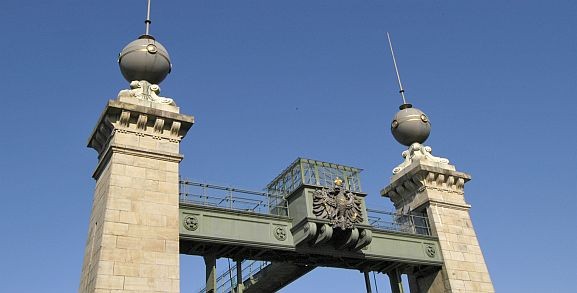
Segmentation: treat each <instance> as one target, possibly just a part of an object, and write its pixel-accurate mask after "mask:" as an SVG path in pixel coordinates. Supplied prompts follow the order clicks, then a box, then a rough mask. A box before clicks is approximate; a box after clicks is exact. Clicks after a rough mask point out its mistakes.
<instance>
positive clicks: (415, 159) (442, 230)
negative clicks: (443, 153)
mask: <svg viewBox="0 0 577 293" xmlns="http://www.w3.org/2000/svg"><path fill="white" fill-rule="evenodd" d="M403 156H404V157H405V161H404V162H403V163H402V164H401V165H400V166H399V167H397V168H395V169H394V170H393V173H394V175H393V177H392V179H391V183H390V184H389V185H388V186H387V187H385V188H384V189H383V190H382V191H381V195H383V196H385V197H388V198H390V199H391V201H392V202H393V203H394V205H395V208H396V209H397V211H399V212H400V211H402V212H411V213H414V214H420V215H426V216H427V217H428V219H429V223H430V228H431V232H432V235H433V236H437V237H438V238H439V244H440V253H441V255H442V256H443V266H442V269H441V271H434V272H420V271H415V272H408V275H409V286H410V290H411V292H431V293H449V292H494V289H493V284H492V282H491V278H490V277H489V272H488V270H487V266H486V265H485V260H484V258H483V254H482V252H481V248H480V246H479V242H478V240H477V236H476V234H475V229H474V228H473V224H472V223H471V217H470V216H469V209H470V207H471V206H470V205H469V204H467V202H466V201H465V198H464V186H465V183H466V182H467V181H469V180H470V179H471V177H470V176H469V175H468V174H465V173H462V172H458V171H456V170H455V166H453V165H450V164H449V161H448V160H447V159H443V158H438V157H434V156H433V155H432V154H431V148H430V147H427V146H423V145H421V144H419V143H413V144H412V145H411V146H410V147H409V149H408V150H407V151H405V152H403Z"/></svg>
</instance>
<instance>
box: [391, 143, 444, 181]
mask: <svg viewBox="0 0 577 293" xmlns="http://www.w3.org/2000/svg"><path fill="white" fill-rule="evenodd" d="M432 151H433V149H431V147H430V146H424V145H422V144H420V143H413V144H412V145H411V146H410V147H409V149H408V150H406V151H404V152H403V153H402V155H403V158H405V161H404V162H402V163H401V164H400V165H399V166H397V167H396V168H395V169H393V174H398V173H399V172H401V171H402V170H403V169H405V168H406V167H407V166H409V165H411V163H413V162H415V161H421V160H426V161H430V162H433V163H440V164H449V160H448V159H445V158H440V157H435V156H433V155H432V154H431V152H432Z"/></svg>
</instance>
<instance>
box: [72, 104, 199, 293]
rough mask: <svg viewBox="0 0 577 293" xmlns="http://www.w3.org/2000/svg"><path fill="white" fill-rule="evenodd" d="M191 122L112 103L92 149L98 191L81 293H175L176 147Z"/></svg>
mask: <svg viewBox="0 0 577 293" xmlns="http://www.w3.org/2000/svg"><path fill="white" fill-rule="evenodd" d="M192 123H193V117H191V116H186V115H181V114H179V113H178V108H177V107H175V106H170V105H161V104H154V103H151V102H145V101H142V100H139V99H136V98H133V99H127V98H124V99H122V100H114V101H109V103H108V105H107V107H106V109H105V111H104V113H103V114H102V116H101V117H100V120H99V122H98V125H97V126H96V128H95V130H94V132H93V134H92V136H91V139H90V141H89V147H91V148H94V149H96V150H97V151H98V154H99V162H98V166H97V168H96V171H95V172H94V175H93V177H94V179H95V180H96V188H95V192H94V201H93V207H92V214H91V217H90V227H89V233H88V240H87V243H86V249H85V255H84V263H83V266H82V276H81V284H80V287H79V292H99V293H112V292H115V293H116V292H179V286H180V281H179V278H180V272H179V232H178V231H179V229H178V225H179V219H178V202H179V195H178V192H179V190H178V188H179V186H178V184H179V170H178V168H179V162H180V161H181V160H182V155H180V154H179V143H180V140H181V139H182V138H183V137H184V136H185V135H186V132H187V131H188V129H189V128H190V127H191V126H192Z"/></svg>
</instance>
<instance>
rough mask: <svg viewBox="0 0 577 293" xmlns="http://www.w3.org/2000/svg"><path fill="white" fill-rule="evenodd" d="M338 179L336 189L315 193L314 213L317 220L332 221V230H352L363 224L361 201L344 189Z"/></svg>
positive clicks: (335, 183) (335, 184) (324, 189)
mask: <svg viewBox="0 0 577 293" xmlns="http://www.w3.org/2000/svg"><path fill="white" fill-rule="evenodd" d="M342 184H343V181H342V180H341V179H340V178H338V177H337V179H335V181H334V187H330V188H323V189H320V190H317V191H315V193H314V198H313V212H314V214H315V216H316V217H317V218H321V219H327V220H330V222H331V225H332V228H337V227H338V228H341V229H342V230H345V229H352V228H354V226H355V224H359V223H362V222H363V214H362V207H361V199H360V198H359V197H357V196H356V195H354V194H353V193H352V192H350V191H349V190H345V189H343V188H342Z"/></svg>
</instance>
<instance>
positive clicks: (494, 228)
mask: <svg viewBox="0 0 577 293" xmlns="http://www.w3.org/2000/svg"><path fill="white" fill-rule="evenodd" d="M576 3H577V2H575V1H564V0H559V1H474V2H473V1H375V0H373V1H352V0H350V1H334V0H333V1H320V0H308V1H301V0H296V1H219V0H215V1H153V3H152V4H153V12H152V19H153V23H152V30H151V33H152V34H153V35H154V36H156V37H157V39H158V40H159V41H160V42H162V43H163V44H164V45H165V46H166V47H167V48H168V50H169V52H170V54H171V57H172V62H173V63H174V68H173V72H172V74H171V75H170V76H169V77H168V78H167V80H166V81H165V82H163V83H162V84H161V88H162V90H163V92H162V93H163V95H166V96H170V97H172V98H174V99H175V100H176V102H177V103H178V105H179V106H180V107H181V111H182V112H184V113H187V114H191V115H194V116H195V117H196V120H197V123H196V124H195V126H194V127H193V128H192V129H191V130H190V132H189V134H188V136H187V137H186V139H185V140H184V142H183V143H182V145H181V151H182V153H183V154H184V155H185V160H184V161H183V162H182V163H181V174H182V176H184V177H187V178H192V179H196V180H201V181H207V182H210V183H217V184H224V185H234V186H238V187H243V188H249V189H261V188H262V187H264V186H265V185H266V184H267V183H268V182H269V181H270V180H272V179H273V178H274V177H275V176H276V175H277V174H278V173H279V172H280V171H281V170H282V169H283V168H284V167H286V166H287V165H288V164H289V163H291V162H292V161H293V160H294V159H295V158H296V157H298V156H304V157H310V158H314V159H319V160H324V161H332V162H337V163H342V164H346V165H352V166H357V167H360V168H363V169H364V172H363V173H362V185H363V189H364V191H365V192H368V193H369V195H368V198H367V201H368V204H369V205H370V207H373V208H386V209H390V208H391V205H390V203H389V202H388V200H387V199H385V198H380V196H379V193H378V192H379V190H380V189H381V188H382V187H384V186H386V185H387V184H388V180H389V177H390V175H391V174H390V171H391V170H392V168H394V167H395V166H396V165H397V164H399V163H400V162H401V160H402V158H401V156H400V153H401V152H402V151H403V147H402V146H401V145H399V144H398V143H396V142H395V141H394V139H393V138H392V136H391V134H390V133H389V123H390V120H391V118H392V117H393V115H394V113H395V112H396V110H397V107H398V105H399V104H400V101H401V100H400V98H399V96H398V93H397V91H398V88H397V85H396V79H395V75H394V71H393V65H392V62H391V59H390V55H389V51H388V49H387V48H386V37H385V32H386V31H389V32H391V34H392V37H393V42H394V46H395V51H396V54H397V58H398V62H399V67H400V71H401V77H402V78H403V84H404V85H405V88H406V93H407V97H408V100H409V102H411V103H413V104H414V105H415V106H416V107H418V108H420V109H422V110H423V111H425V112H426V113H427V114H428V116H429V117H430V119H431V122H432V126H433V129H432V133H431V136H430V138H429V140H428V141H427V145H430V146H431V147H432V148H433V153H434V154H436V155H438V156H442V157H447V158H449V159H450V160H451V162H452V163H454V164H455V165H456V166H457V169H458V170H460V171H464V172H467V173H470V174H471V175H472V176H473V180H472V181H471V182H469V183H468V184H467V186H466V199H467V201H468V202H469V203H470V204H471V205H472V209H471V216H472V219H473V224H474V225H475V228H476V231H477V235H478V238H479V241H480V244H481V247H482V249H483V252H484V255H485V260H486V262H487V264H488V267H489V271H490V273H491V277H492V279H493V282H494V285H495V288H496V289H497V291H498V292H575V291H577V282H576V281H575V279H576V278H577V269H576V268H575V265H574V264H575V262H576V261H577V252H576V250H575V247H576V246H577V233H576V232H577V220H576V217H575V210H576V209H577V199H576V196H577V171H576V170H577V168H576V167H575V166H577V155H576V151H575V148H576V147H577V143H576V142H577V139H576V138H575V134H576V132H577V131H576V130H577V127H575V126H576V124H577V122H576V120H575V118H574V117H575V113H574V112H575V108H576V106H577V102H576V94H577V29H576V28H577V4H576ZM144 14H145V1H144V0H140V1H136V0H124V1H72V0H63V1H31V0H20V1H4V2H3V3H2V8H1V9H0V26H1V27H2V28H3V33H2V36H1V37H2V41H0V44H2V48H3V50H2V54H3V58H2V59H3V61H2V65H1V66H0V76H1V77H2V80H3V84H2V97H3V98H2V108H3V111H2V112H3V113H2V115H1V116H0V131H2V133H4V135H3V137H2V139H0V150H1V152H0V153H1V155H0V166H1V167H2V168H0V184H1V186H2V189H1V198H2V204H0V231H2V241H0V251H1V254H2V261H1V262H0V275H1V276H2V281H1V282H0V292H74V291H76V290H77V287H78V283H79V276H80V270H81V263H82V256H83V252H84V251H83V250H84V244H85V241H86V235H87V227H88V219H89V215H90V208H91V201H92V191H93V188H94V182H93V180H92V179H91V174H92V171H93V168H94V167H95V164H96V162H97V161H96V152H94V151H93V150H91V149H88V148H86V143H87V139H88V136H89V134H90V133H91V131H92V128H93V127H94V125H95V123H96V121H97V118H98V116H99V114H100V112H101V111H102V109H103V107H104V105H105V103H106V101H107V100H108V99H112V98H114V97H116V94H117V93H118V91H119V90H121V89H123V88H127V86H128V84H127V82H126V81H124V79H123V78H122V76H121V75H120V73H119V71H118V67H117V64H116V57H117V54H118V53H119V52H120V50H121V49H122V47H123V46H124V45H125V44H127V43H128V42H130V41H131V40H133V39H134V38H136V37H137V36H138V35H140V34H142V32H143V31H144V25H143V19H144ZM181 262H182V264H181V265H182V276H181V279H183V281H182V291H183V292H192V291H191V290H192V289H196V288H199V287H202V280H203V274H204V271H203V270H204V269H203V268H202V267H201V262H200V260H199V258H194V257H182V258H181ZM377 282H378V286H379V290H380V292H388V291H385V288H386V287H387V286H388V285H387V284H388V281H387V279H386V277H384V276H382V275H380V276H377ZM321 284H323V285H321ZM327 286H328V288H330V289H331V290H332V291H333V292H362V290H364V287H363V286H364V284H363V281H362V275H361V274H360V273H358V272H355V271H343V270H332V269H318V270H315V271H313V272H312V273H310V274H309V275H307V276H305V277H303V278H302V279H300V280H298V281H296V282H295V283H293V284H291V285H290V286H289V287H287V288H286V289H285V290H283V292H306V291H308V290H309V289H310V288H321V287H322V288H327Z"/></svg>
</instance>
